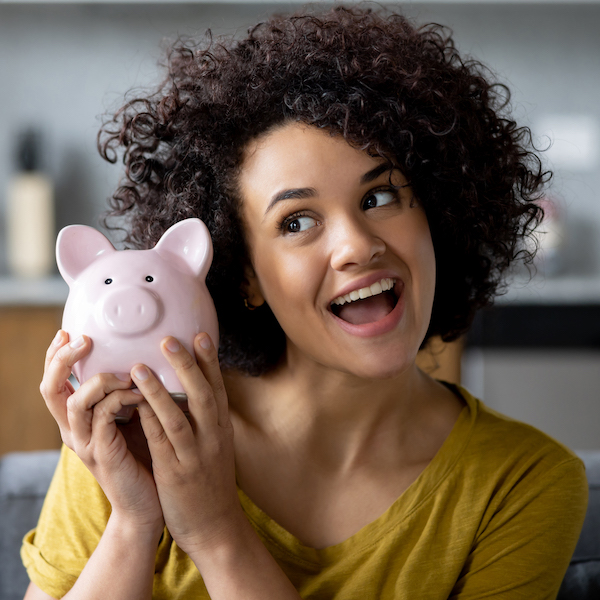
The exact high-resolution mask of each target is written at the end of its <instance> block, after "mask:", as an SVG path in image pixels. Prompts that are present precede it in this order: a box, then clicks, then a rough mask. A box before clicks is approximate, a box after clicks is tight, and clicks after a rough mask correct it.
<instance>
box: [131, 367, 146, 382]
mask: <svg viewBox="0 0 600 600" xmlns="http://www.w3.org/2000/svg"><path fill="white" fill-rule="evenodd" d="M132 373H133V376H134V377H135V378H136V379H138V380H139V381H146V379H148V369H146V368H145V367H134V369H133V371H132Z"/></svg>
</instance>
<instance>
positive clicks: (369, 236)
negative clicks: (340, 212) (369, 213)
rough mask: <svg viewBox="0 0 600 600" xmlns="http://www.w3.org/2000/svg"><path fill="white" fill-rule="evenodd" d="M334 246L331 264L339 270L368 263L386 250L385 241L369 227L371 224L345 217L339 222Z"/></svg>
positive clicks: (334, 237)
mask: <svg viewBox="0 0 600 600" xmlns="http://www.w3.org/2000/svg"><path fill="white" fill-rule="evenodd" d="M332 246H333V250H332V253H331V266H332V268H334V269H335V270H338V271H339V270H343V269H344V268H347V267H350V266H352V265H356V266H365V265H368V264H369V263H370V262H371V261H372V260H373V259H374V258H377V257H378V256H381V255H383V254H384V252H385V250H386V245H385V242H384V241H383V240H382V239H381V238H380V237H378V236H377V235H376V234H375V233H374V232H373V231H372V230H371V229H370V228H369V224H368V223H366V222H360V221H359V220H358V219H356V220H353V219H344V220H343V221H342V222H339V223H338V225H337V227H336V231H335V235H334V236H333V244H332Z"/></svg>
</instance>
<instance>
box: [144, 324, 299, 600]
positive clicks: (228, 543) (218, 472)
mask: <svg viewBox="0 0 600 600" xmlns="http://www.w3.org/2000/svg"><path fill="white" fill-rule="evenodd" d="M162 350H163V352H164V354H165V356H166V357H167V359H168V360H169V362H170V363H171V365H172V366H173V368H174V369H175V370H176V372H177V375H178V377H179V379H180V381H181V383H182V385H183V388H184V389H185V391H186V393H187V396H188V405H189V418H186V416H185V415H184V413H183V412H182V411H181V410H180V409H179V408H178V407H177V406H176V404H175V403H174V402H173V400H172V399H171V397H170V395H169V394H168V392H167V391H166V390H165V388H164V387H163V386H162V385H161V384H160V382H159V381H158V380H157V379H156V378H155V377H154V376H153V375H152V373H151V372H150V370H149V369H147V368H146V367H144V366H143V365H137V366H136V367H134V368H133V370H132V377H133V379H134V382H135V383H136V385H137V387H138V389H139V391H140V392H141V394H142V395H143V396H144V399H145V401H142V402H140V403H139V404H138V408H139V412H140V419H141V422H142V427H143V428H144V433H145V434H146V438H147V440H148V446H149V449H150V453H151V455H152V465H153V473H154V478H155V481H156V486H157V490H158V495H159V498H160V502H161V506H162V510H163V514H164V517H165V522H166V524H167V528H168V529H169V533H170V534H171V535H172V536H173V539H174V540H175V542H176V543H177V544H178V546H179V547H180V548H181V549H182V550H184V551H185V552H186V553H187V554H188V555H189V557H190V558H191V559H192V561H193V562H194V564H195V565H196V567H197V568H198V570H199V572H200V574H201V575H202V578H203V580H204V583H205V585H206V588H207V590H208V593H209V594H210V597H211V599H212V600H220V599H223V600H231V599H232V598H244V599H245V600H252V599H256V600H263V599H264V598H273V599H276V600H299V598H300V596H299V594H298V592H297V591H296V589H295V588H294V586H293V585H292V583H291V582H290V581H289V579H288V578H287V577H286V575H285V574H284V572H283V571H282V570H281V568H280V567H279V565H278V564H277V562H276V561H275V560H274V559H273V557H272V556H271V554H270V553H269V551H268V550H267V549H266V547H265V546H264V545H263V543H262V542H261V541H260V539H259V537H258V536H257V534H256V533H255V531H254V529H253V528H252V526H251V525H250V523H249V521H248V520H247V518H246V516H245V514H244V512H243V511H242V508H241V505H240V502H239V498H238V494H237V487H236V483H235V462H234V447H233V428H232V425H231V421H230V419H229V411H228V406H227V396H226V392H225V386H224V384H223V379H222V377H221V371H220V369H219V362H218V357H217V352H216V349H215V347H214V346H213V344H212V343H211V340H210V337H209V336H208V335H206V334H200V335H198V336H197V337H196V339H195V341H194V350H195V354H196V359H197V362H196V361H195V360H194V359H193V358H192V357H191V356H190V355H189V354H188V352H187V351H186V350H185V349H184V348H183V347H182V346H181V345H180V344H179V343H178V342H177V340H175V338H167V339H165V340H163V344H162Z"/></svg>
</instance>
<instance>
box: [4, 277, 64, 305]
mask: <svg viewBox="0 0 600 600" xmlns="http://www.w3.org/2000/svg"><path fill="white" fill-rule="evenodd" d="M68 293H69V287H68V286H67V284H66V283H65V282H64V280H63V279H62V277H60V276H58V275H56V276H52V277H46V278H44V279H19V278H16V277H10V276H0V306H62V305H63V304H64V303H65V300H66V299H67V295H68Z"/></svg>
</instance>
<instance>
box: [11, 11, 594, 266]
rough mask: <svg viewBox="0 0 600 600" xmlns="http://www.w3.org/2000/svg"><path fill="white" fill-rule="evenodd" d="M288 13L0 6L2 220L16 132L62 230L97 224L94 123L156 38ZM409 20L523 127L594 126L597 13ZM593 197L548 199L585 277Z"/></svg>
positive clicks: (569, 175)
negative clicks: (561, 118) (471, 67)
mask: <svg viewBox="0 0 600 600" xmlns="http://www.w3.org/2000/svg"><path fill="white" fill-rule="evenodd" d="M290 6H292V5H288V4H278V5H271V6H269V5H262V6H261V5H251V4H244V5H235V4H234V5H232V4H225V5H223V4H222V5H215V4H199V5H190V4H186V5H177V4H169V5H164V4H130V5H127V4H105V5H94V4H85V5H78V4H25V5H24V4H18V3H16V4H13V3H8V4H7V3H0V57H1V58H0V86H1V90H2V93H1V94H0V220H1V219H2V216H3V213H4V201H3V200H4V195H5V190H6V182H7V178H8V177H9V176H10V173H11V171H12V169H13V164H12V159H13V154H14V141H15V137H16V135H17V133H18V132H19V131H20V130H21V129H22V128H23V127H25V126H28V125H30V124H34V125H39V126H40V127H41V128H42V130H43V133H44V135H45V139H46V150H47V153H46V156H47V168H48V171H49V172H50V174H51V175H52V177H53V179H54V181H55V184H56V188H57V200H58V209H57V212H58V214H57V217H58V224H57V226H58V227H61V226H63V225H65V224H68V223H73V222H84V223H90V224H93V223H94V222H95V220H96V218H97V215H98V214H99V213H100V212H101V211H102V210H103V209H104V207H105V202H106V198H107V197H108V196H109V195H110V192H111V190H112V189H113V187H114V185H115V183H116V181H117V179H118V168H117V167H111V166H109V165H106V164H104V162H103V161H102V160H101V159H100V158H99V157H98V154H97V152H96V149H95V136H96V132H97V129H98V126H99V122H100V117H101V115H102V114H103V113H104V112H106V111H107V110H110V109H111V108H115V107H117V106H119V103H120V100H121V99H122V96H123V94H124V93H125V92H126V91H127V90H129V89H130V88H132V87H135V86H143V85H146V84H148V83H149V82H153V81H155V80H156V76H157V70H156V63H157V62H158V60H159V57H160V56H161V51H160V44H161V41H162V40H163V38H165V37H173V36H175V35H176V34H177V33H182V34H194V33H197V32H203V31H204V30H205V29H206V28H208V27H211V28H212V29H213V31H214V32H215V33H221V32H228V33H231V32H234V31H236V30H239V29H240V28H241V29H242V30H243V29H244V28H245V27H246V26H247V25H249V24H251V23H253V22H254V21H255V20H256V19H258V18H261V17H262V16H265V15H267V14H269V13H270V12H272V11H273V10H275V9H276V10H278V11H286V10H289V7H290ZM405 11H406V12H407V13H409V14H411V15H412V16H414V17H415V18H417V19H418V20H419V21H420V22H425V21H430V20H431V21H437V22H440V23H444V24H447V25H449V26H451V27H452V28H453V29H454V31H455V34H456V39H457V42H458V45H459V47H460V48H461V49H462V50H463V51H465V52H467V53H470V54H472V55H473V56H475V57H478V58H480V59H482V60H483V61H485V62H487V63H488V64H489V65H491V66H492V68H493V69H494V71H496V72H497V73H498V75H499V77H500V78H501V79H502V80H504V81H506V82H508V83H509V85H510V86H511V88H512V90H513V99H514V106H515V114H517V115H518V116H519V117H520V118H521V120H522V121H523V122H524V123H525V124H534V125H535V123H536V121H539V119H540V118H542V117H544V116H545V115H548V114H556V113H559V114H574V115H591V116H593V117H595V118H596V119H598V120H599V121H600V103H598V98H599V97H600V60H599V58H600V36H598V35H597V32H598V28H599V27H598V26H599V25H600V4H596V5H593V4H592V5H576V4H575V5H574V4H565V5H554V4H549V5H544V4H531V5H520V4H485V5H478V4H464V5H461V4H452V3H446V4H413V5H407V7H406V9H405ZM599 188H600V174H599V170H598V169H595V170H586V171H583V172H577V171H573V170H569V169H562V170H561V171H559V172H558V173H557V176H556V177H555V187H554V190H553V194H554V195H555V196H557V197H559V198H560V199H561V202H562V203H563V204H564V205H565V206H566V208H567V215H568V220H569V227H570V231H571V236H570V242H569V248H568V254H569V263H570V268H571V270H572V271H575V272H579V273H582V274H592V273H594V274H595V273H597V272H598V271H600V266H599V265H600V245H598V244H597V243H596V238H597V237H598V235H597V234H598V230H599V228H600V203H598V202H597V192H596V190H598V189H599ZM0 225H1V222H0ZM4 269H5V265H4V248H3V245H2V244H0V273H1V272H2V271H3V270H4Z"/></svg>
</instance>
